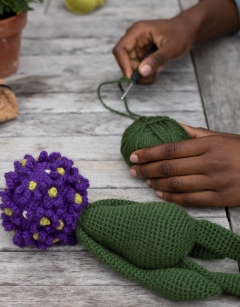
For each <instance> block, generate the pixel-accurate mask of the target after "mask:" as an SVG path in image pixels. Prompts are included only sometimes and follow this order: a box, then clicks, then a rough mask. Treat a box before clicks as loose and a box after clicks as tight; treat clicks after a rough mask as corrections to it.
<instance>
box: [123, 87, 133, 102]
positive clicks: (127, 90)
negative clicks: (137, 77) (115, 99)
mask: <svg viewBox="0 0 240 307" xmlns="http://www.w3.org/2000/svg"><path fill="white" fill-rule="evenodd" d="M132 86H133V83H131V84H130V85H129V87H128V88H127V89H126V91H125V93H124V94H123V95H122V97H121V99H124V98H125V96H126V95H127V93H128V92H129V91H130V89H131V87H132Z"/></svg>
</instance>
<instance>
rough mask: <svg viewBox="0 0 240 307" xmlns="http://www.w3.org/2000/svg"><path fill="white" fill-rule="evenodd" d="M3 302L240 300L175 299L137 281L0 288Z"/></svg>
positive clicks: (230, 300)
mask: <svg viewBox="0 0 240 307" xmlns="http://www.w3.org/2000/svg"><path fill="white" fill-rule="evenodd" d="M0 304H1V305H2V306H8V307H19V306H21V307H22V306H24V307H32V306H34V307H42V306H43V304H44V307H59V306H62V307H72V306H74V307H92V306H97V307H122V306H124V307H133V306H139V307H146V306H152V307H159V306H161V307H191V306H193V305H194V306H196V307H210V306H211V307H226V306H228V307H236V306H239V300H238V299H237V298H236V297H232V296H219V297H217V298H211V299H208V300H204V301H200V302H192V303H188V302H173V301H169V300H167V299H164V298H161V297H159V296H158V295H156V294H154V293H153V292H152V291H150V290H148V289H146V288H144V287H141V286H135V285H131V286H130V285H128V286H111V285H109V286H105V285H104V286H98V285H94V286H91V287H85V286H78V287H73V286H67V285H65V286H57V285H51V286H44V285H41V286H30V287H22V286H19V287H14V291H13V289H12V287H11V286H5V287H1V288H0Z"/></svg>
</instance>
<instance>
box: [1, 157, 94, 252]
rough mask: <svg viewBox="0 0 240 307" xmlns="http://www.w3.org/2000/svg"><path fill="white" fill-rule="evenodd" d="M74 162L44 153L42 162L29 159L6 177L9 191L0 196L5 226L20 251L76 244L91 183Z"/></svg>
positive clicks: (15, 164)
mask: <svg viewBox="0 0 240 307" xmlns="http://www.w3.org/2000/svg"><path fill="white" fill-rule="evenodd" d="M72 166H73V161H71V160H69V159H67V158H66V157H62V156H61V155H60V153H57V152H53V153H51V154H50V155H48V154H47V152H45V151H42V152H41V154H40V156H39V158H38V159H34V158H33V157H32V156H31V155H25V156H24V159H23V160H22V161H21V162H19V161H16V162H14V168H15V171H14V172H8V173H5V179H6V184H7V188H6V189H5V191H4V192H0V196H1V197H2V203H1V205H0V208H1V209H2V210H3V213H2V214H1V217H2V220H3V221H2V225H3V227H4V229H5V230H6V231H11V232H12V233H13V234H14V236H13V242H14V243H15V244H16V245H18V246H19V247H24V246H26V245H33V246H36V247H37V248H39V249H43V250H46V249H47V248H48V247H50V246H52V245H53V244H57V245H64V244H71V245H74V244H76V238H75V234H74V230H75V228H76V225H77V220H78V218H79V216H80V214H81V213H82V211H83V210H84V209H85V208H86V206H87V205H88V197H87V188H88V187H89V181H88V179H85V178H84V177H83V176H81V175H80V174H79V171H78V169H77V168H76V167H72Z"/></svg>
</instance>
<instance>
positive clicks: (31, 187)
mask: <svg viewBox="0 0 240 307" xmlns="http://www.w3.org/2000/svg"><path fill="white" fill-rule="evenodd" d="M36 186H37V183H36V182H35V181H30V182H29V186H28V188H29V190H31V191H33V190H35V189H36Z"/></svg>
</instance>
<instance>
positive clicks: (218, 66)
mask: <svg viewBox="0 0 240 307" xmlns="http://www.w3.org/2000/svg"><path fill="white" fill-rule="evenodd" d="M193 55H194V60H195V64H196V69H197V75H198V79H199V84H200V89H201V93H202V97H203V103H204V107H205V109H206V114H207V120H208V124H209V128H210V129H212V130H218V131H226V132H233V133H240V123H239V115H240V109H239V102H240V99H239V97H240V88H239V82H240V75H239V69H238V67H237V65H236V63H239V61H240V45H239V39H238V38H236V37H228V38H222V39H217V40H213V41H210V42H207V43H204V44H202V45H200V46H197V47H196V48H195V49H194V52H193ZM228 211H229V218H230V221H231V226H232V229H233V230H234V231H235V232H237V233H238V234H240V226H239V225H240V224H239V220H240V209H239V207H235V208H229V209H228Z"/></svg>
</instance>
